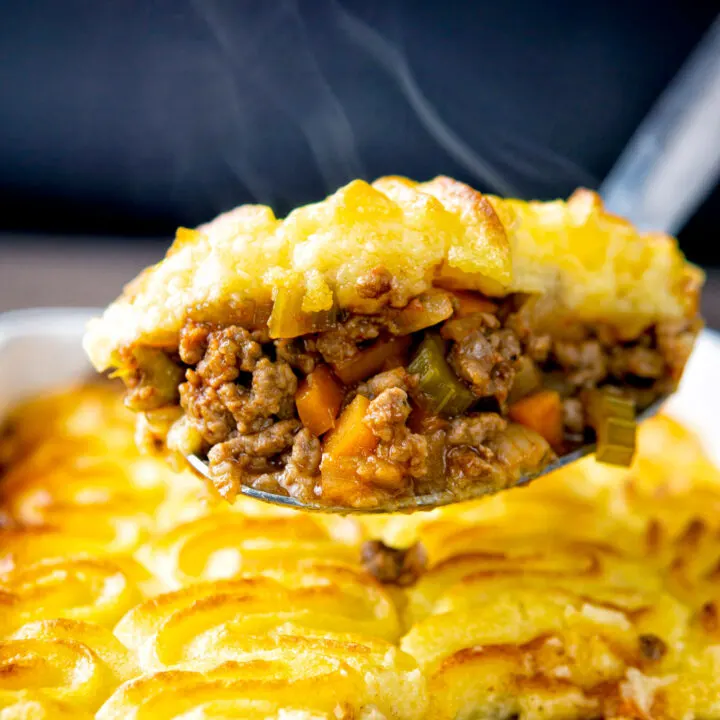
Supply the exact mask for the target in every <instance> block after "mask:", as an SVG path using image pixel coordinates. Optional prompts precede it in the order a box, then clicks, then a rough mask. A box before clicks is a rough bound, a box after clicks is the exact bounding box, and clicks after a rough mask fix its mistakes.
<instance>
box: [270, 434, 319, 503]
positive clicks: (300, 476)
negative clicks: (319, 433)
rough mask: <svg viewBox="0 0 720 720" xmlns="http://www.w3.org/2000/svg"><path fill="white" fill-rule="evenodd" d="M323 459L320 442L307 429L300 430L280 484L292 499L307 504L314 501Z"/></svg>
mask: <svg viewBox="0 0 720 720" xmlns="http://www.w3.org/2000/svg"><path fill="white" fill-rule="evenodd" d="M321 458H322V449H321V446H320V440H318V438H316V437H315V436H314V435H313V434H312V433H311V432H310V431H309V430H308V429H307V428H303V429H302V430H300V432H298V433H297V435H295V438H294V440H293V444H292V452H291V453H290V459H289V460H288V461H287V465H286V466H285V472H284V473H283V474H282V476H281V479H280V484H281V485H282V486H283V487H284V488H285V489H286V490H287V491H288V493H289V494H290V495H291V496H292V497H296V498H299V499H301V500H304V501H305V502H307V501H309V500H312V499H313V495H314V492H313V491H314V488H315V484H316V482H317V480H318V474H319V472H320V460H321Z"/></svg>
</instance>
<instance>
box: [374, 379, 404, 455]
mask: <svg viewBox="0 0 720 720" xmlns="http://www.w3.org/2000/svg"><path fill="white" fill-rule="evenodd" d="M407 397H408V396H407V393H406V392H405V391H404V390H401V389H400V388H398V387H391V388H388V389H387V390H383V391H382V392H381V393H380V394H379V395H378V396H377V397H376V398H375V399H374V400H373V401H372V402H371V403H370V405H369V407H368V409H367V412H366V413H365V424H366V425H367V426H368V427H369V428H370V430H372V432H373V434H374V435H375V436H376V437H378V438H380V440H381V441H382V442H386V443H387V442H390V441H391V440H392V439H393V436H394V434H395V431H396V430H397V429H398V427H400V426H402V425H404V424H405V421H406V420H407V419H408V417H409V415H410V404H409V403H408V399H407Z"/></svg>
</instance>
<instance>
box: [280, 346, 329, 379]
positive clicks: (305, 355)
mask: <svg viewBox="0 0 720 720" xmlns="http://www.w3.org/2000/svg"><path fill="white" fill-rule="evenodd" d="M275 353H276V356H277V359H278V360H284V361H285V362H286V363H287V364H288V365H290V367H293V368H295V369H296V370H299V371H300V372H301V373H302V374H303V375H309V374H310V373H311V372H312V371H313V370H314V369H315V366H316V364H317V361H318V355H317V353H316V352H314V351H308V349H307V348H306V347H305V343H304V342H303V341H302V340H300V339H293V340H276V341H275Z"/></svg>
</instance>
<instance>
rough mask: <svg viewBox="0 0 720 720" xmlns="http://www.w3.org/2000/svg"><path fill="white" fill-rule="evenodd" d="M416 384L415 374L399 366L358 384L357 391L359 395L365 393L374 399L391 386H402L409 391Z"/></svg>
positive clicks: (401, 387)
mask: <svg viewBox="0 0 720 720" xmlns="http://www.w3.org/2000/svg"><path fill="white" fill-rule="evenodd" d="M414 384H415V383H414V376H413V375H410V374H409V373H408V372H407V370H405V368H402V367H399V368H394V369H393V370H386V371H385V372H381V373H379V374H378V375H374V376H373V377H371V378H370V379H369V380H367V381H366V382H364V383H361V384H360V385H358V388H357V392H358V395H364V396H365V397H367V398H370V399H371V400H372V399H373V398H376V397H377V396H378V395H380V393H382V392H383V391H384V390H389V389H390V388H400V389H401V390H404V391H405V392H406V393H409V392H410V389H411V387H413V386H414Z"/></svg>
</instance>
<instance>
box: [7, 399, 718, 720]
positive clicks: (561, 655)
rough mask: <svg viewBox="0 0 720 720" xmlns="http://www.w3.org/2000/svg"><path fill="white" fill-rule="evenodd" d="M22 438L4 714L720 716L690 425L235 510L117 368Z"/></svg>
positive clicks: (11, 514)
mask: <svg viewBox="0 0 720 720" xmlns="http://www.w3.org/2000/svg"><path fill="white" fill-rule="evenodd" d="M1 437H2V439H1V440H0V466H2V479H1V480H0V519H1V523H0V525H1V527H0V603H2V607H3V610H2V613H0V717H2V718H3V720H5V719H6V718H8V719H9V718H13V719H15V718H23V719H25V718H48V719H50V718H52V719H55V718H66V717H67V718H84V719H89V718H93V717H96V718H98V719H101V720H102V719H108V718H138V719H139V718H153V719H156V718H160V719H169V718H176V719H177V720H179V719H180V718H243V719H244V720H247V719H255V718H257V719H261V718H262V719H263V720H267V719H269V718H274V719H276V720H288V719H289V718H293V719H300V718H301V719H302V720H311V719H312V720H337V719H338V718H339V719H342V718H345V719H346V720H349V719H350V718H365V719H366V720H368V719H369V718H374V720H382V719H383V718H385V719H386V720H387V719H390V718H407V719H408V720H445V719H447V720H450V719H453V720H455V719H457V720H459V719H460V718H469V717H489V718H503V719H504V718H508V719H509V718H515V717H517V718H520V720H541V719H543V720H549V719H552V718H568V717H572V718H587V719H588V720H589V719H591V718H601V717H602V718H629V719H634V720H641V719H642V720H648V719H657V720H665V719H667V718H687V719H688V720H691V719H692V718H698V719H699V718H711V717H716V716H720V680H719V679H718V678H720V654H719V653H718V643H719V642H720V572H719V571H718V567H719V563H720V540H719V538H720V523H719V522H718V517H720V473H719V472H718V470H717V469H716V468H714V467H713V466H711V465H710V464H709V462H708V461H707V460H706V459H705V458H704V457H703V454H702V452H701V450H700V447H699V444H698V443H697V441H696V439H695V438H694V437H693V436H692V435H690V434H689V433H688V432H687V431H685V430H684V429H683V428H682V427H680V426H679V425H677V424H676V423H675V422H673V421H672V420H669V419H668V418H664V417H660V418H656V419H655V420H653V421H650V422H648V423H646V424H645V425H644V426H643V427H642V428H641V432H640V438H639V453H638V456H637V458H636V460H635V463H634V465H633V466H632V468H630V469H629V470H625V469H619V468H611V467H608V466H603V465H600V464H597V463H595V462H594V461H593V460H587V461H583V462H581V463H580V464H578V465H576V466H573V467H571V468H569V469H567V470H564V471H561V472H558V473H555V474H554V475H552V476H550V477H548V478H546V479H545V480H544V481H543V482H541V483H538V484H536V485H533V486H531V487H529V488H528V489H526V490H523V491H517V492H512V493H505V494H502V495H499V496H496V497H493V498H488V499H486V500H483V501H476V502H472V503H466V504H463V505H459V506H454V507H452V508H446V509H442V510H436V511H433V512H431V513H422V514H417V515H412V516H401V515H397V516H390V517H386V518H385V517H384V518H379V517H375V518H357V517H356V518H342V517H335V516H319V515H307V514H300V513H296V512H292V511H288V510H280V509H278V508H275V507H271V506H267V505H263V504H259V503H256V502H254V501H251V500H249V499H246V498H240V499H239V500H238V502H237V503H236V504H235V505H233V506H230V505H228V504H226V503H220V502H218V501H217V500H216V499H215V498H214V497H213V496H212V495H210V494H209V493H208V492H207V491H206V490H205V489H204V488H203V487H202V486H201V485H199V484H198V483H197V482H196V481H195V480H194V478H191V477H188V476H186V475H184V474H180V475H174V474H173V473H172V472H171V471H170V470H169V469H168V468H167V467H166V465H165V464H164V463H163V462H162V461H159V460H156V459H153V458H147V457H142V456H140V455H139V454H138V452H137V450H136V449H135V446H134V442H133V428H132V421H131V417H130V414H129V413H128V412H127V411H126V410H124V409H123V408H122V404H121V401H120V398H119V394H118V393H117V392H116V391H115V390H112V389H110V388H109V387H105V386H103V387H100V386H95V387H85V388H74V389H71V390H68V391H66V392H60V393H58V394H56V395H53V396H50V397H46V398H44V399H41V400H35V401H31V402H30V403H29V404H26V405H25V406H23V407H21V408H19V409H18V410H17V411H16V412H14V413H13V414H12V415H11V416H10V418H9V419H8V422H7V424H6V425H5V426H4V430H3V431H2V436H1ZM370 539H375V540H382V541H383V542H384V543H385V544H386V545H388V546H390V547H394V548H410V547H414V548H418V547H422V548H423V555H424V557H425V558H426V562H425V564H424V567H423V569H421V571H420V572H419V573H418V576H417V577H415V578H414V582H413V583H412V584H409V585H406V586H405V587H402V588H401V587H398V586H395V585H391V584H384V585H383V584H382V583H380V582H378V581H377V580H376V579H375V578H374V577H373V576H372V574H371V573H370V572H368V570H367V569H366V568H364V567H363V564H362V560H361V558H362V557H363V553H362V551H361V549H362V547H363V545H364V543H366V542H367V541H368V540H370ZM369 567H370V568H371V569H372V566H369Z"/></svg>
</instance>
